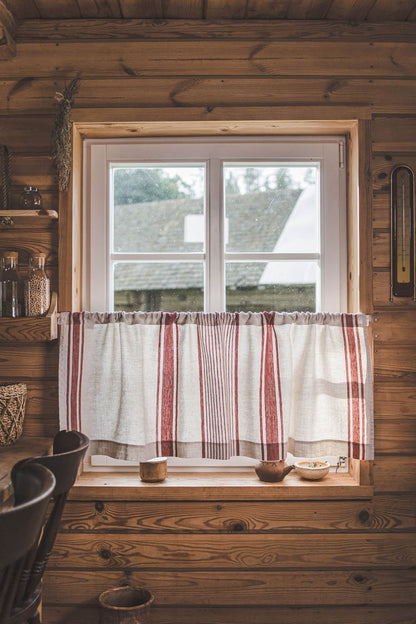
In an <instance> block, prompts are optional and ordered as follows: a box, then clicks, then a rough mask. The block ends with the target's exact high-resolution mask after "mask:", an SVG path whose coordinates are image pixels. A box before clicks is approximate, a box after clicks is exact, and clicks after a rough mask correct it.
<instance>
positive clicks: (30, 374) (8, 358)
mask: <svg viewBox="0 0 416 624" xmlns="http://www.w3.org/2000/svg"><path fill="white" fill-rule="evenodd" d="M57 365H58V345H57V344H56V343H55V342H42V343H32V344H19V345H16V344H12V343H11V344H2V346H1V350H0V380H1V381H2V380H3V379H10V377H13V378H14V379H16V378H17V379H21V380H22V381H23V380H24V379H39V378H52V379H56V377H57V375H58V369H57Z"/></svg>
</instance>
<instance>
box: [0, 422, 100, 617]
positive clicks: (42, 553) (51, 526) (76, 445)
mask: <svg viewBox="0 0 416 624" xmlns="http://www.w3.org/2000/svg"><path fill="white" fill-rule="evenodd" d="M88 445H89V440H88V438H87V436H86V435H84V434H83V433H80V432H78V431H60V432H59V433H57V434H56V436H55V438H54V443H53V455H44V456H42V457H31V458H29V459H25V460H22V461H21V462H19V463H18V464H16V466H15V467H14V468H13V470H15V469H19V466H20V465H31V464H32V463H36V464H41V465H42V466H44V467H45V468H48V469H49V470H50V471H51V472H52V474H53V475H54V477H55V487H54V490H53V492H52V496H53V506H52V509H51V510H50V514H49V517H48V519H47V522H46V524H45V526H44V529H43V533H42V537H41V540H40V542H39V544H38V546H37V548H36V550H35V551H34V552H33V553H32V557H31V558H30V559H27V561H26V563H27V567H26V568H25V571H24V575H25V579H26V583H24V584H23V583H22V584H21V585H20V588H19V591H18V594H17V601H18V604H22V605H30V604H31V603H32V602H33V603H35V602H36V596H37V594H38V593H39V592H40V586H41V581H42V576H43V573H44V571H45V568H46V564H47V562H48V559H49V556H50V554H51V551H52V548H53V545H54V543H55V539H56V535H57V533H58V529H59V524H60V521H61V518H62V514H63V511H64V507H65V502H66V499H67V496H68V493H69V490H70V489H71V487H72V486H73V484H74V482H75V479H76V478H77V474H78V471H79V467H80V464H81V462H82V460H83V458H84V455H85V453H86V451H87V448H88ZM36 610H37V608H36ZM36 610H35V613H36ZM16 617H17V616H15V618H16ZM26 620H29V622H30V621H31V620H30V618H28V617H27V609H26V610H25V616H24V617H22V619H13V622H10V624H18V622H25V621H26ZM32 621H33V622H39V621H40V620H39V617H38V616H36V618H34V619H33V620H32ZM0 624H3V623H2V621H1V620H0Z"/></svg>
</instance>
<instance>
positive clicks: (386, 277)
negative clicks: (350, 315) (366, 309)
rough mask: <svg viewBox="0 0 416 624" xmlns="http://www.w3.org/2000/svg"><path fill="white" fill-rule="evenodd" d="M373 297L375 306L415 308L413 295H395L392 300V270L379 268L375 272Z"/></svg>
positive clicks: (398, 308)
mask: <svg viewBox="0 0 416 624" xmlns="http://www.w3.org/2000/svg"><path fill="white" fill-rule="evenodd" d="M373 298H374V308H375V309H378V308H391V309H397V310H403V309H405V308H407V309H409V310H414V309H415V308H416V301H413V299H411V297H393V301H390V270H389V268H385V269H384V270H383V269H382V270H380V269H379V268H377V269H376V270H375V271H374V273H373Z"/></svg>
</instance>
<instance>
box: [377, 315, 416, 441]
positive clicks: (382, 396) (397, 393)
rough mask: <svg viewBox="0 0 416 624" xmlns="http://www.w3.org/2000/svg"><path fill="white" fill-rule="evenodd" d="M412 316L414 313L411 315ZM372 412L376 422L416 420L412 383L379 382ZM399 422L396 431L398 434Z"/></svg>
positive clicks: (415, 397)
mask: <svg viewBox="0 0 416 624" xmlns="http://www.w3.org/2000/svg"><path fill="white" fill-rule="evenodd" d="M413 314H414V313H413ZM374 410H375V413H376V416H377V421H380V419H382V418H389V419H392V418H397V419H399V420H400V421H402V420H403V419H407V418H409V419H415V418H416V386H415V385H414V384H413V383H412V382H410V383H409V382H407V383H406V382H404V383H397V382H380V383H378V381H376V384H375V387H374ZM400 426H401V425H400V422H399V423H397V429H398V431H399V432H400Z"/></svg>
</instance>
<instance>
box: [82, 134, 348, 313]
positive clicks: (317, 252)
mask: <svg viewBox="0 0 416 624" xmlns="http://www.w3.org/2000/svg"><path fill="white" fill-rule="evenodd" d="M343 144H344V142H343V139H342V137H313V138H309V137H296V138H295V137H291V138H288V137H250V138H248V137H244V138H242V137H235V138H232V139H231V138H227V139H224V138H222V137H221V138H194V139H180V140H178V139H176V140H174V139H143V140H133V141H121V140H114V141H103V140H90V141H86V144H85V149H86V159H85V160H86V174H87V175H86V180H87V185H86V197H85V199H86V204H87V206H88V210H87V211H86V222H85V231H86V237H85V239H84V252H85V257H86V258H87V260H88V261H87V263H86V272H85V275H84V292H83V300H84V306H83V307H84V308H85V309H92V310H98V311H106V310H121V309H123V310H127V311H132V310H147V311H151V310H164V311H188V310H205V311H223V310H227V311H231V312H232V311H237V310H247V311H248V310H250V311H263V310H270V309H274V310H278V311H285V310H290V311H293V310H299V311H320V310H325V311H331V312H337V311H341V310H345V309H346V279H345V275H346V240H345V239H346V227H345V220H346V217H345V170H344V169H343V168H342V167H340V164H339V154H340V146H343Z"/></svg>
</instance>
